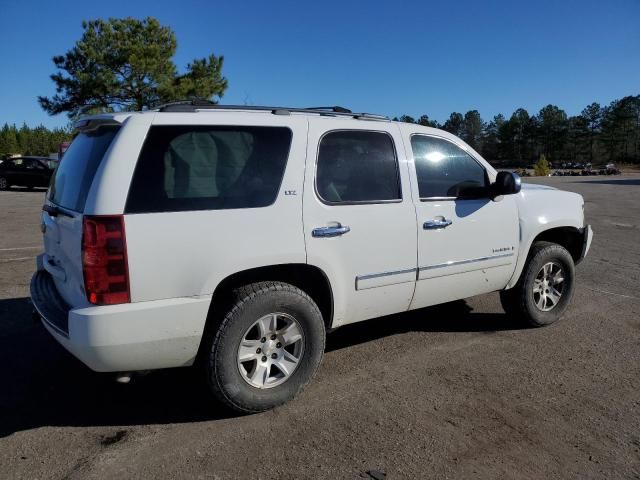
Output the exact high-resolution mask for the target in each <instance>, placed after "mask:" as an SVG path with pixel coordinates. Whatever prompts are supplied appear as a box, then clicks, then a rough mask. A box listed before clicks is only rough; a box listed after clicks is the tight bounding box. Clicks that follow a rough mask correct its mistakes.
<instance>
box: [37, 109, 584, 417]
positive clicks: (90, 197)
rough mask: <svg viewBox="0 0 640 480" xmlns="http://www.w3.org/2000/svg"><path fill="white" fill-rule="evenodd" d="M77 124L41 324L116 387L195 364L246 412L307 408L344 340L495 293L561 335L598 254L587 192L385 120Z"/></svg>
mask: <svg viewBox="0 0 640 480" xmlns="http://www.w3.org/2000/svg"><path fill="white" fill-rule="evenodd" d="M76 127H77V129H78V131H79V134H78V136H77V137H76V138H75V140H74V141H73V143H72V144H71V146H70V148H69V150H68V151H67V152H66V154H65V156H64V159H63V160H62V162H61V163H60V166H59V167H58V169H57V171H56V173H55V176H54V178H53V180H52V183H51V186H50V189H49V192H48V195H47V199H46V204H45V205H44V207H43V210H44V211H43V213H42V231H43V233H44V244H45V253H43V254H42V255H40V256H39V257H38V261H37V272H36V273H35V275H34V277H33V280H32V283H31V295H32V299H33V304H34V306H35V309H36V311H37V313H38V314H39V315H40V316H41V317H42V320H43V324H44V326H45V327H46V328H47V330H48V331H49V332H50V333H51V334H52V335H53V336H54V337H55V338H56V340H58V341H59V342H60V343H61V344H62V345H63V346H64V347H65V348H66V349H68V350H69V351H70V352H71V353H73V354H74V355H75V356H76V357H78V358H79V359H80V360H81V361H83V362H84V363H85V364H86V365H88V366H89V367H90V368H91V369H93V370H95V371H102V372H119V373H120V374H121V375H125V376H124V377H122V378H127V377H126V375H128V374H130V373H131V372H136V371H145V370H152V369H159V368H168V367H181V366H190V365H193V364H195V363H198V364H201V365H203V366H204V368H206V371H207V376H208V379H209V383H210V386H211V389H212V391H213V392H214V393H215V395H216V396H217V397H218V398H219V399H220V400H222V401H223V402H224V403H225V404H227V405H229V406H231V407H232V408H234V409H236V410H238V411H242V412H256V411H261V410H265V409H268V408H272V407H274V406H276V405H279V404H282V403H283V402H286V401H287V400H289V399H291V398H293V397H294V396H295V395H296V394H297V393H298V392H300V390H301V389H302V387H303V386H304V385H305V384H307V383H308V382H309V381H310V379H311V378H312V377H313V375H314V372H315V371H316V369H317V368H318V365H319V364H320V361H321V358H322V355H323V350H324V345H325V332H327V331H329V330H331V329H335V328H336V327H339V326H341V325H345V324H348V323H353V322H360V321H363V320H367V319H370V318H372V317H379V316H382V315H388V314H392V313H397V312H403V311H407V310H412V309H417V308H422V307H426V306H429V305H434V304H438V303H443V302H449V301H452V300H456V299H461V298H466V297H469V296H472V295H479V294H483V293H487V292H492V291H501V299H502V302H503V305H504V307H505V310H506V311H507V312H508V313H511V314H514V315H515V316H517V317H519V318H521V319H523V320H526V321H528V322H529V323H530V324H532V325H545V324H549V323H551V322H553V321H555V320H557V319H558V318H559V317H560V316H561V314H562V313H563V312H564V310H565V309H566V308H567V305H568V303H569V301H570V299H571V296H572V293H573V287H574V265H575V264H576V263H577V262H579V261H580V260H581V259H582V258H583V257H584V256H585V254H586V253H587V250H588V249H589V245H590V242H591V237H592V234H591V229H590V228H589V227H588V226H585V224H584V213H583V208H584V202H583V199H582V197H581V196H580V195H577V194H574V193H568V192H563V191H560V190H556V189H553V188H549V187H543V186H535V185H523V186H522V190H521V186H520V179H519V178H518V177H517V176H516V175H514V174H512V173H508V172H500V173H498V172H496V171H495V170H494V169H493V168H492V167H491V166H490V165H489V164H488V163H487V162H486V161H485V160H483V159H482V157H480V155H478V154H477V153H476V152H475V151H474V150H473V149H471V148H470V147H469V146H468V145H466V144H465V143H464V142H462V141H461V140H460V139H458V138H456V137H454V136H453V135H450V134H448V133H446V132H443V131H441V130H437V129H433V128H426V127H422V126H419V125H414V124H406V123H398V122H391V121H388V120H387V119H386V118H385V117H381V116H376V115H369V114H353V113H351V112H349V111H348V110H345V109H342V108H337V107H331V108H326V109H325V108H322V109H320V108H319V109H290V108H273V107H232V106H218V105H215V106H214V105H202V104H194V103H178V104H171V105H167V106H164V107H162V108H159V109H158V110H155V111H148V112H142V113H115V114H108V115H97V116H91V117H87V118H85V119H83V120H82V121H80V122H78V123H77V124H76ZM198 360H201V362H199V361H198Z"/></svg>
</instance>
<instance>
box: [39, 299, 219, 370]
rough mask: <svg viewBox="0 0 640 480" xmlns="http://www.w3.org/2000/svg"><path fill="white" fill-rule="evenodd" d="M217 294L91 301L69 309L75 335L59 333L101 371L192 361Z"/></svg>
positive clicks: (69, 347)
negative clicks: (97, 303)
mask: <svg viewBox="0 0 640 480" xmlns="http://www.w3.org/2000/svg"><path fill="white" fill-rule="evenodd" d="M210 304H211V295H205V296H202V297H192V298H171V299H167V300H157V301H153V302H138V303H127V304H122V305H109V306H91V307H86V308H78V309H74V310H71V311H70V312H69V336H68V337H64V336H63V335H60V333H59V332H56V331H55V330H54V329H53V328H51V327H50V326H49V325H48V324H47V323H46V322H43V324H44V326H45V327H47V330H48V331H49V332H50V333H51V335H53V337H54V338H55V339H56V340H57V341H58V342H60V343H61V344H62V346H64V347H65V348H66V349H67V350H69V351H70V352H71V353H72V354H73V355H75V356H76V357H77V358H78V359H80V360H81V361H82V362H83V363H84V364H85V365H87V366H88V367H89V368H91V369H92V370H94V371H96V372H113V371H131V370H151V369H158V368H172V367H182V366H189V365H192V364H193V362H194V360H195V356H196V354H197V352H198V346H199V345H200V340H201V338H202V325H203V324H202V318H206V316H207V312H208V310H209V305H210Z"/></svg>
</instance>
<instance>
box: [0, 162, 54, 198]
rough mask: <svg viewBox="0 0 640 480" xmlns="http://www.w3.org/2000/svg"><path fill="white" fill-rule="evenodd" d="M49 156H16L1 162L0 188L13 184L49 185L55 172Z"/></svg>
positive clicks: (22, 185)
mask: <svg viewBox="0 0 640 480" xmlns="http://www.w3.org/2000/svg"><path fill="white" fill-rule="evenodd" d="M50 163H51V160H50V159H49V158H47V157H14V158H9V159H7V160H5V161H4V162H2V163H1V164H0V190H7V189H8V188H10V187H11V186H14V185H15V186H21V187H27V188H34V187H48V186H49V182H50V181H51V175H52V174H53V170H54V168H55V166H54V168H52V167H51V165H50Z"/></svg>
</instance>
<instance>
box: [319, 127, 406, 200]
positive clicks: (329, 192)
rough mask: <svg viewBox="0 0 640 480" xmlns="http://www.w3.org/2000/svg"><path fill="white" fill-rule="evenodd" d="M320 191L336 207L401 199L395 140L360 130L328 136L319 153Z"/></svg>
mask: <svg viewBox="0 0 640 480" xmlns="http://www.w3.org/2000/svg"><path fill="white" fill-rule="evenodd" d="M316 189H317V192H318V195H319V196H320V198H321V199H322V200H323V201H325V202H327V203H334V204H340V203H347V204H348V203H376V202H385V201H394V200H400V199H401V198H402V195H401V191H400V182H399V177H398V162H397V160H396V154H395V149H394V146H393V141H392V140H391V137H390V136H389V135H388V134H386V133H384V132H367V131H358V130H349V131H337V132H329V133H327V134H326V135H325V136H324V137H323V138H322V140H321V142H320V147H319V151H318V165H317V171H316Z"/></svg>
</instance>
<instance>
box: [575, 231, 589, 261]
mask: <svg viewBox="0 0 640 480" xmlns="http://www.w3.org/2000/svg"><path fill="white" fill-rule="evenodd" d="M581 233H582V251H581V252H580V258H578V261H577V262H576V265H577V264H578V263H580V262H581V261H582V260H583V259H584V257H586V256H587V253H589V248H591V240H593V230H592V229H591V225H587V226H585V227H584V228H583V229H582V232H581Z"/></svg>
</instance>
